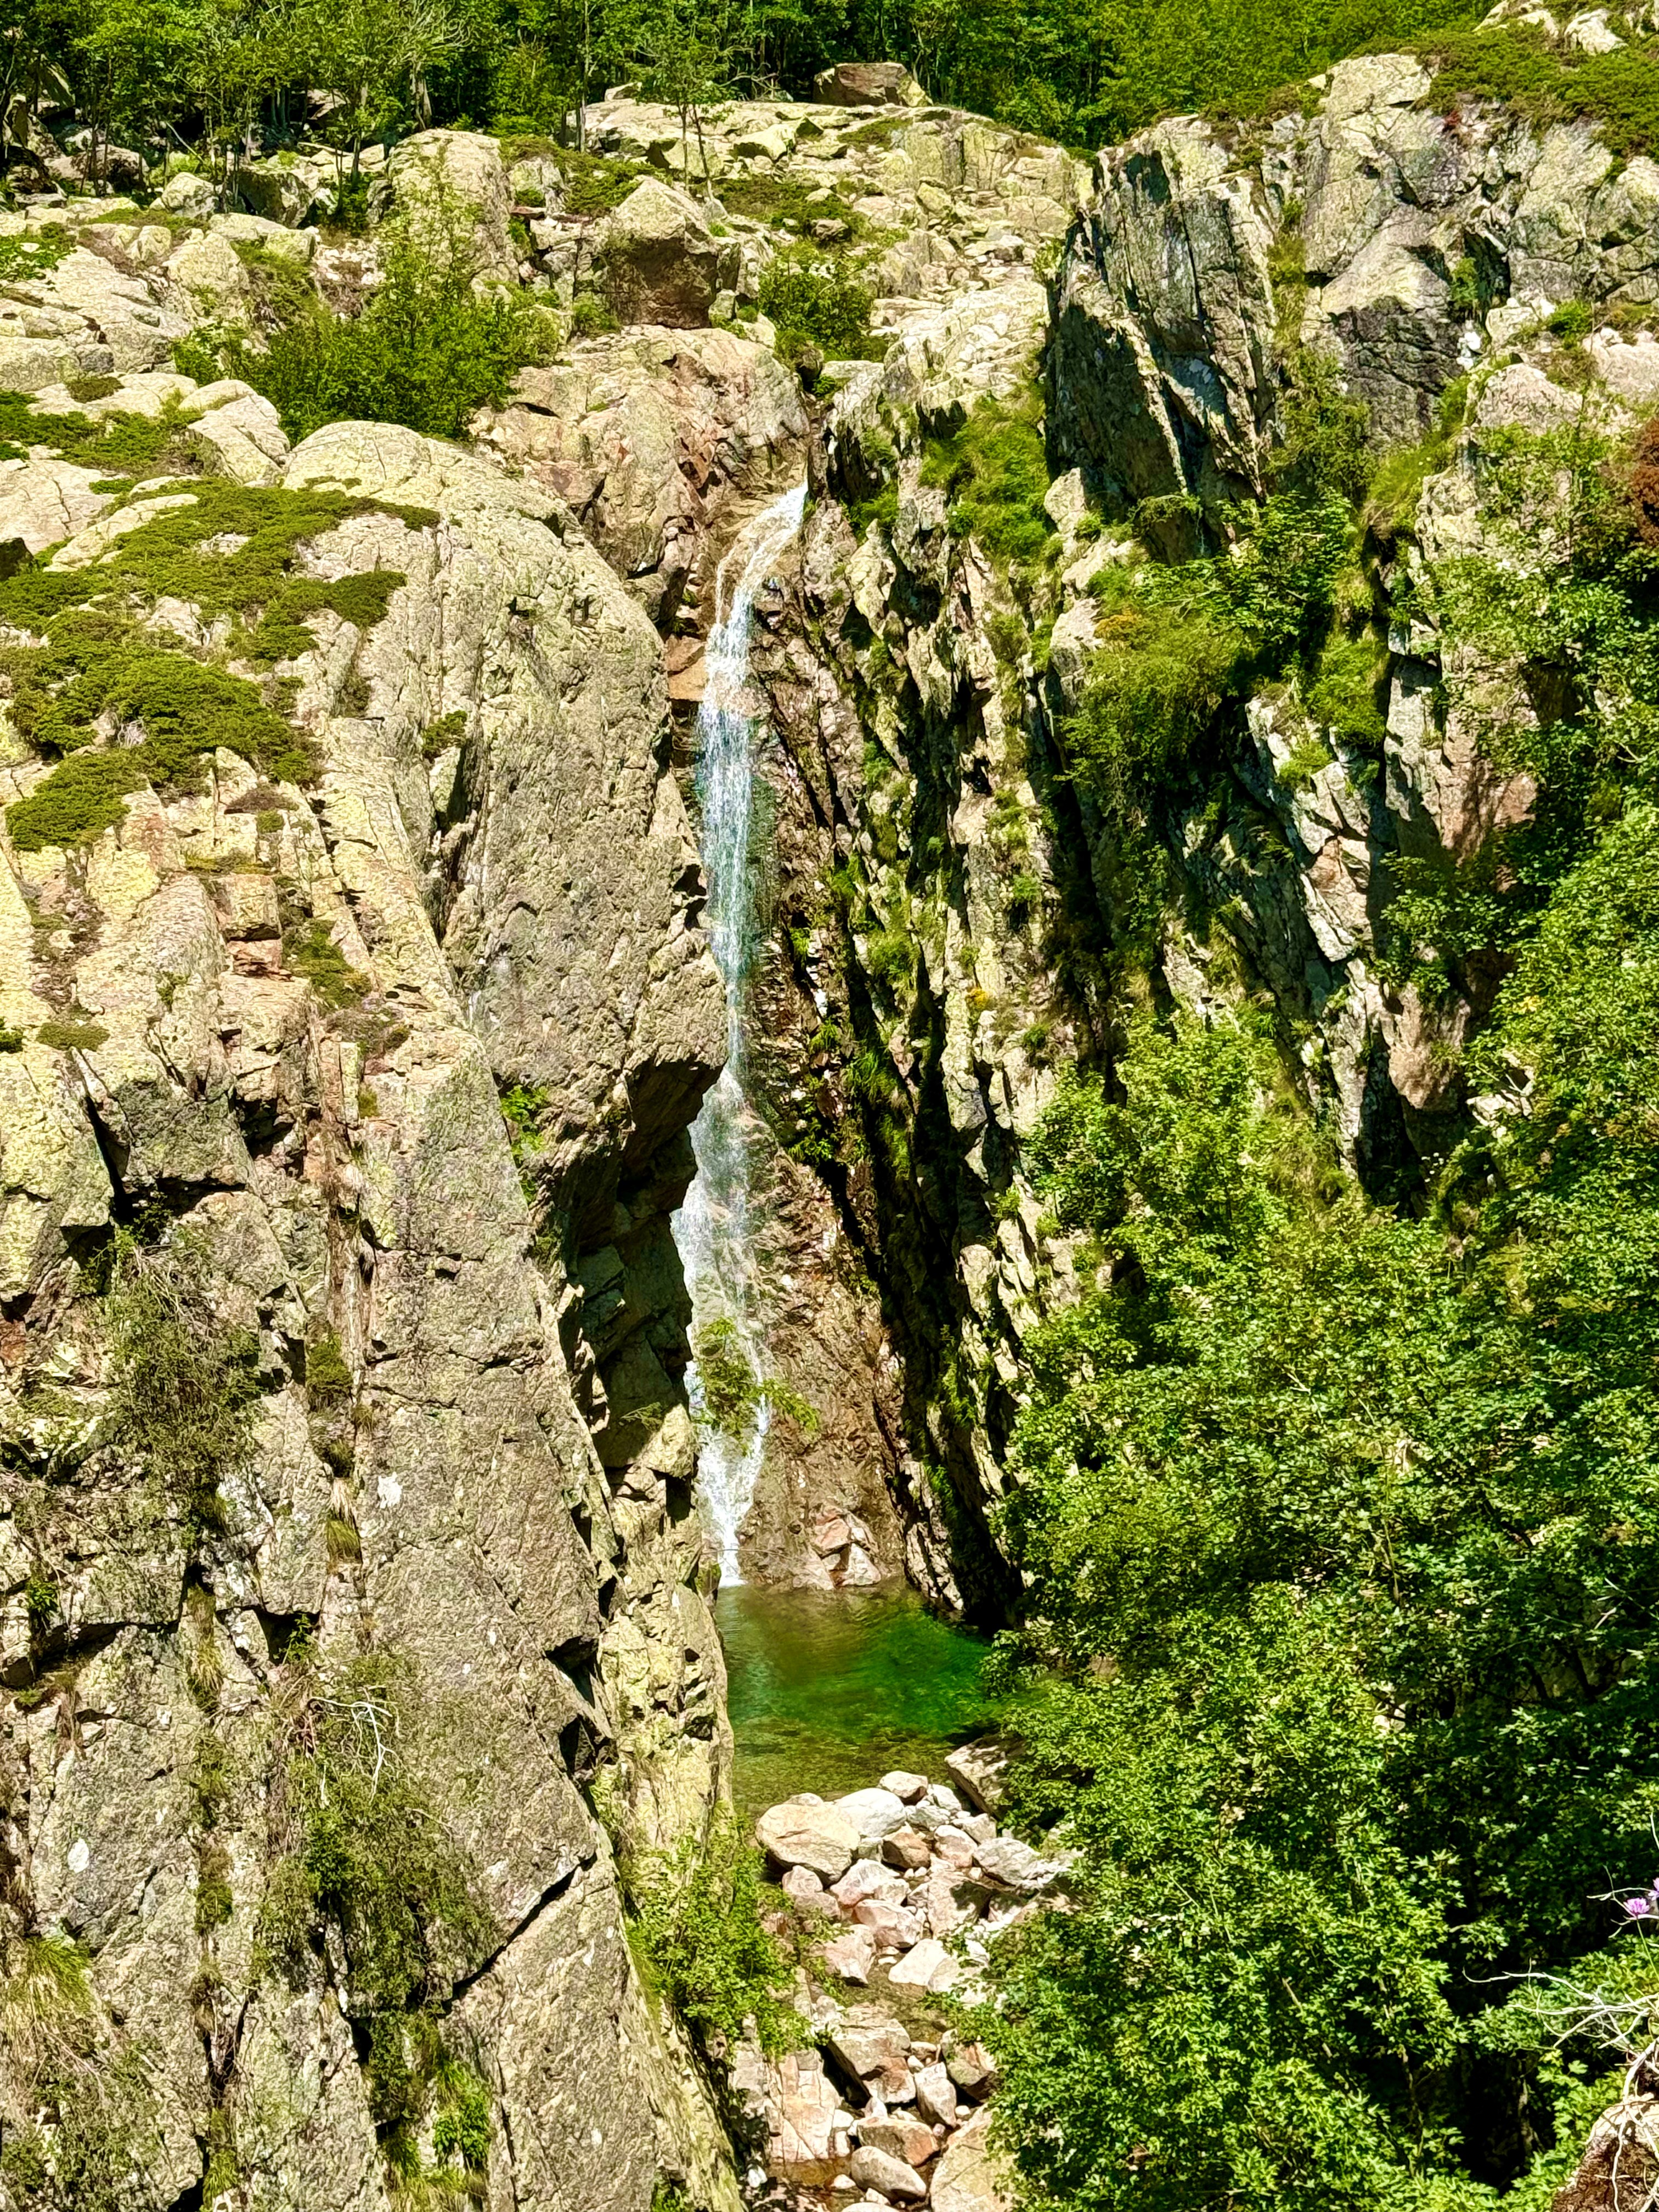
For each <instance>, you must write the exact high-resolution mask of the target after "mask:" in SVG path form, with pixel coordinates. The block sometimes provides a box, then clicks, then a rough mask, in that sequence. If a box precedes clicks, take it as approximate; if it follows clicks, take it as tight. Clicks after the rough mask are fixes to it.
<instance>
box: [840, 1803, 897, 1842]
mask: <svg viewBox="0 0 1659 2212" xmlns="http://www.w3.org/2000/svg"><path fill="white" fill-rule="evenodd" d="M836 1809H837V1810H838V1811H840V1812H842V1813H845V1814H846V1815H847V1817H848V1820H850V1821H852V1823H853V1825H854V1827H855V1828H857V1830H858V1832H859V1835H860V1839H861V1840H862V1841H863V1842H865V1843H866V1844H878V1843H880V1841H881V1840H882V1838H883V1837H884V1836H890V1835H891V1834H892V1833H893V1832H894V1831H895V1829H897V1828H902V1826H904V1824H905V1822H906V1821H907V1820H908V1818H909V1814H908V1810H907V1809H906V1807H905V1803H904V1801H903V1799H902V1797H896V1796H894V1795H893V1793H892V1791H891V1790H854V1791H853V1792H852V1794H851V1796H847V1797H837V1798H836Z"/></svg>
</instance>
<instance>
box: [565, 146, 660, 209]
mask: <svg viewBox="0 0 1659 2212" xmlns="http://www.w3.org/2000/svg"><path fill="white" fill-rule="evenodd" d="M557 158H558V163H559V173H560V176H561V178H562V179H563V184H564V206H565V212H566V214H567V215H580V216H602V215H609V214H610V213H611V210H612V209H613V208H619V207H620V206H621V205H622V204H623V201H624V200H625V199H626V198H627V197H628V195H629V193H630V192H631V191H633V189H634V187H635V185H637V184H638V183H639V181H640V179H641V177H644V176H648V175H649V174H650V172H649V171H648V170H647V169H646V168H644V167H641V164H640V163H639V162H637V161H619V160H618V159H617V157H616V156H615V155H611V154H588V153H583V152H581V151H580V150H579V149H577V148H575V147H574V146H563V147H561V148H560V149H558V156H557Z"/></svg>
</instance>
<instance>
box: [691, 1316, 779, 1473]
mask: <svg viewBox="0 0 1659 2212" xmlns="http://www.w3.org/2000/svg"><path fill="white" fill-rule="evenodd" d="M691 1351H692V1356H693V1358H695V1359H696V1363H697V1384H698V1388H699V1389H700V1390H701V1392H702V1402H703V1406H704V1407H705V1409H706V1411H707V1413H708V1419H710V1420H711V1421H712V1422H713V1423H714V1426H715V1428H716V1429H717V1430H719V1431H720V1434H721V1435H722V1436H726V1437H733V1438H735V1439H736V1440H737V1441H738V1443H747V1442H748V1440H749V1438H750V1437H751V1436H752V1435H753V1434H754V1432H755V1423H756V1421H757V1419H758V1417H759V1413H760V1406H761V1400H762V1398H763V1396H764V1395H765V1393H764V1391H763V1388H762V1384H761V1379H760V1376H759V1375H758V1374H757V1372H756V1370H755V1367H754V1364H753V1362H752V1361H751V1360H750V1357H749V1354H748V1352H746V1351H745V1350H744V1342H743V1339H742V1337H741V1336H740V1335H739V1334H738V1325H737V1323H736V1322H734V1321H731V1320H729V1319H727V1318H726V1316H724V1315H722V1316H720V1319H719V1320H717V1321H711V1322H705V1323H704V1325H703V1326H702V1328H700V1329H699V1330H698V1331H697V1334H696V1337H695V1338H694V1339H693V1340H692V1346H691Z"/></svg>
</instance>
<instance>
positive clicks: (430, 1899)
mask: <svg viewBox="0 0 1659 2212" xmlns="http://www.w3.org/2000/svg"><path fill="white" fill-rule="evenodd" d="M290 1670H291V1674H290ZM284 1674H285V1677H289V1679H287V1680H286V1681H285V1692H287V1694H288V1700H289V1702H288V1706H287V1710H289V1711H291V1712H292V1714H293V1719H292V1721H291V1723H290V1728H289V1751H288V1755H287V1758H286V1760H285V1762H284V1764H283V1766H282V1769H281V1771H280V1773H279V1775H278V1776H277V1778H276V1784H275V1787H276V1798H275V1803H276V1808H277V1811H278V1814H279V1815H280V1826H281V1844H282V1848H281V1850H279V1852H278V1854H277V1856H276V1859H275V1861H274V1863H273V1865H272V1869H271V1873H270V1878H269V1880H268V1881H267V1885H266V1891H265V1898H264V1905H263V1907H262V1909H261V1914H260V1923H259V1941H260V1945H261V1953H262V1958H263V1960H264V1966H265V1970H266V1971H267V1972H276V1973H278V1974H281V1975H282V1976H283V1977H284V1978H287V1979H288V1980H289V1982H290V1983H292V1984H294V1985H295V1986H296V1987H298V1986H301V1985H303V1984H304V1982H305V1981H306V1979H307V1977H308V1976H309V1974H310V1972H311V1953H312V1945H313V1942H314V1941H315V1942H319V1941H320V1930H321V1926H322V1923H325V1922H327V1923H331V1924H332V1926H333V1928H334V1929H335V1930H336V1931H337V1936H338V1939H339V1941H340V1942H341V1944H342V1946H343V1950H344V1955H345V1960H346V1966H347V1971H348V1975H349V1985H348V1993H349V2003H350V2006H351V2011H352V2016H353V2018H354V2019H356V2020H360V2021H364V2022H365V2023H370V2024H372V2023H374V2022H377V2021H393V2022H398V2023H401V2022H403V2021H406V2020H407V2019H408V2017H409V2016H410V2015H414V2014H418V2013H419V2012H421V2011H422V2009H423V2008H425V2007H427V2006H428V2004H431V2003H435V2002H438V2001H440V2000H441V1999H444V1998H447V1996H448V1995H449V1993H450V1990H451V1989H452V1987H453V1984H454V1983H455V1981H456V1980H457V1979H459V1978H460V1977H461V1976H462V1975H463V1974H465V1973H466V1972H469V1971H471V1969H472V1968H473V1967H475V1966H477V1964H478V1963H479V1961H480V1960H481V1959H482V1958H483V1955H484V1954H485V1953H486V1952H487V1950H488V1949H489V1946H490V1944H491V1943H492V1942H494V1941H495V1937H496V1935H497V1932H498V1931H497V1930H496V1928H495V1922H494V1920H493V1919H492V1917H491V1916H490V1914H489V1911H488V1910H487V1908H486V1907H485V1906H484V1905H483V1903H482V1901H481V1900H480V1899H479V1898H478V1896H477V1887H476V1882H475V1880H474V1876H473V1874H472V1870H471V1867H470V1866H469V1864H468V1863H467V1862H466V1860H465V1857H464V1856H463V1855H462V1853H461V1852H460V1851H459V1849H458V1848H457V1846H456V1845H455V1844H453V1843H452V1842H451V1841H450V1839H449V1838H448V1836H447V1833H446V1832H445V1829H444V1826H443V1823H442V1820H441V1818H440V1817H439V1815H438V1814H437V1813H436V1812H435V1810H434V1808H433V1807H432V1806H431V1805H430V1803H429V1802H428V1801H427V1799H426V1797H425V1796H424V1794H423V1793H422V1790H421V1788H420V1786H419V1784H418V1782H417V1780H416V1776H415V1773H414V1771H413V1769H412V1768H411V1766H410V1761H409V1759H408V1755H407V1750H406V1744H407V1740H408V1737H409V1735H410V1711H409V1698H410V1676H409V1670H408V1668H407V1667H406V1666H404V1664H402V1663H401V1662H399V1661H398V1660H397V1659H396V1658H395V1657H394V1656H391V1655H388V1654H385V1653H380V1654H376V1655H372V1656H368V1657H366V1658H363V1659H361V1660H357V1661H354V1662H352V1663H351V1664H350V1665H349V1666H347V1667H345V1668H342V1669H340V1670H338V1671H337V1673H335V1674H331V1675H330V1676H327V1677H325V1676H323V1675H322V1674H319V1671H318V1669H317V1667H316V1663H315V1661H314V1659H313V1656H312V1655H311V1653H310V1652H309V1651H308V1650H306V1649H304V1648H300V1649H297V1650H293V1651H291V1654H290V1657H289V1660H288V1661H285V1662H284ZM386 2033H387V2034H388V2036H390V2035H394V2034H398V2033H401V2028H400V2027H393V2028H389V2029H387V2030H386Z"/></svg>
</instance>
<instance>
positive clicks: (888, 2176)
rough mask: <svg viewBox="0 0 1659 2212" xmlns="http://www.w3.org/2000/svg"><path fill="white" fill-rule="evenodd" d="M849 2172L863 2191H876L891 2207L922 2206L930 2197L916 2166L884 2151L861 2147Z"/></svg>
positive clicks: (849, 2167) (853, 2158)
mask: <svg viewBox="0 0 1659 2212" xmlns="http://www.w3.org/2000/svg"><path fill="white" fill-rule="evenodd" d="M847 2170H848V2172H849V2173H850V2174H851V2175H852V2177H853V2179H854V2181H856V2182H857V2183H858V2185H859V2186H860V2189H873V2190H875V2191H877V2193H878V2195H879V2196H882V2197H885V2198H886V2199H887V2201H888V2203H890V2204H920V2203H922V2202H923V2201H924V2200H925V2198H926V2197H927V2183H926V2182H925V2181H924V2180H923V2179H922V2178H921V2175H920V2174H919V2173H918V2172H916V2170H915V2166H907V2165H906V2164H905V2162H904V2160H902V2158H893V2157H891V2156H890V2154H888V2153H887V2152H886V2151H884V2150H871V2149H867V2148H866V2147H865V2146H864V2145H863V2144H862V2143H860V2146H859V2148H857V2150H855V2151H854V2153H853V2156H852V2159H851V2160H850V2162H849V2163H848V2169H847Z"/></svg>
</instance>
